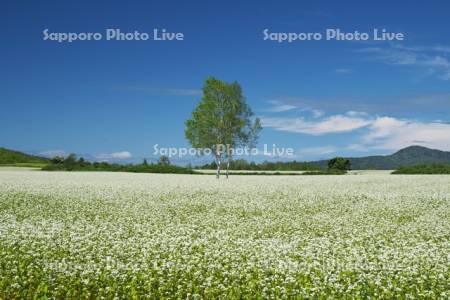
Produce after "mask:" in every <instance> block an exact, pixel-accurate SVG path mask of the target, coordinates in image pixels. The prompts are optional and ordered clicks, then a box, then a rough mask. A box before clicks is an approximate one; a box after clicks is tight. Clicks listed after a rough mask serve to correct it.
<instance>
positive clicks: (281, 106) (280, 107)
mask: <svg viewBox="0 0 450 300" xmlns="http://www.w3.org/2000/svg"><path fill="white" fill-rule="evenodd" d="M269 103H270V104H271V107H269V108H267V109H265V111H268V112H274V113H277V112H284V111H289V110H293V109H295V108H297V106H296V105H291V104H286V103H282V102H280V101H276V100H271V101H269Z"/></svg>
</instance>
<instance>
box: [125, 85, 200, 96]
mask: <svg viewBox="0 0 450 300" xmlns="http://www.w3.org/2000/svg"><path fill="white" fill-rule="evenodd" d="M126 90H128V91H134V92H145V93H150V94H155V95H164V96H200V95H201V94H202V90H201V89H180V88H155V87H148V86H128V87H126Z"/></svg>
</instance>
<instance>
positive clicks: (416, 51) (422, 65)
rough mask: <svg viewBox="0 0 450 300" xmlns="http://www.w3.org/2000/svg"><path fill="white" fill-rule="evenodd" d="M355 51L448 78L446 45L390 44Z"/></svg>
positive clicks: (370, 57)
mask: <svg viewBox="0 0 450 300" xmlns="http://www.w3.org/2000/svg"><path fill="white" fill-rule="evenodd" d="M356 52H358V53H363V54H367V55H368V58H369V59H374V60H378V61H381V62H383V63H386V64H389V65H396V66H403V67H416V68H419V69H421V72H422V74H423V75H427V76H429V75H435V76H436V77H437V78H439V79H443V80H450V61H449V60H448V58H447V57H446V55H447V54H448V53H450V47H447V46H428V47H420V46H418V47H406V46H403V45H397V44H391V45H389V46H388V47H368V48H363V49H359V50H356Z"/></svg>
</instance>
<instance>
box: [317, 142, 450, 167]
mask: <svg viewBox="0 0 450 300" xmlns="http://www.w3.org/2000/svg"><path fill="white" fill-rule="evenodd" d="M348 159H350V161H351V163H352V169H354V170H393V169H398V168H400V167H410V166H416V165H428V164H450V152H446V151H441V150H436V149H429V148H426V147H422V146H410V147H406V148H404V149H401V150H399V151H397V152H395V153H394V154H391V155H375V156H366V157H349V158H348ZM327 162H328V161H326V160H321V161H315V162H311V164H315V165H318V166H321V167H326V165H327Z"/></svg>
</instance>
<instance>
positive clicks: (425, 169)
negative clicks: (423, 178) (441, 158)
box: [392, 164, 450, 174]
mask: <svg viewBox="0 0 450 300" xmlns="http://www.w3.org/2000/svg"><path fill="white" fill-rule="evenodd" d="M392 174H450V164H448V165H439V164H431V165H417V166H412V167H403V168H399V169H397V170H395V171H394V172H392Z"/></svg>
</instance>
